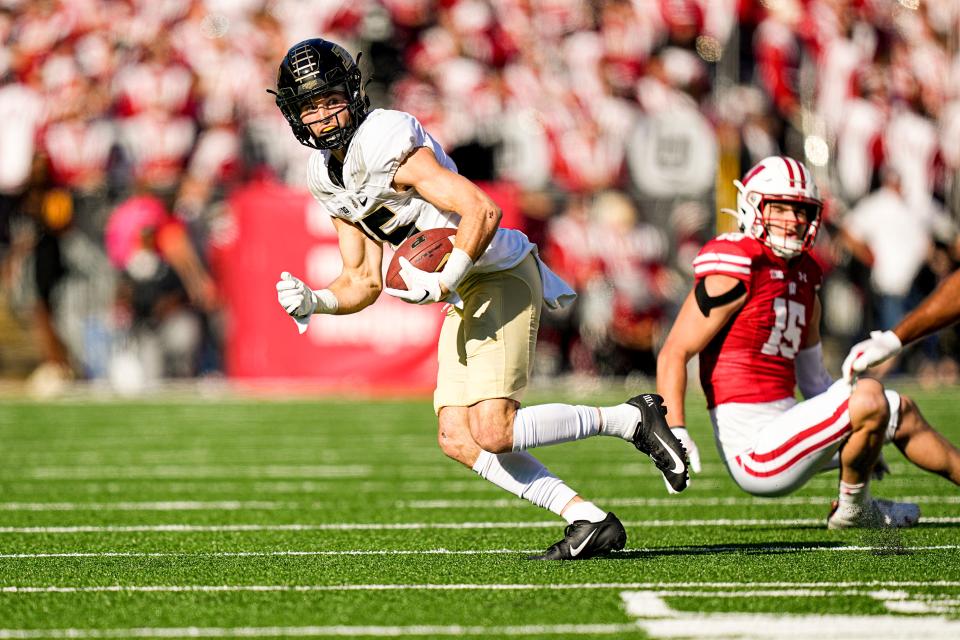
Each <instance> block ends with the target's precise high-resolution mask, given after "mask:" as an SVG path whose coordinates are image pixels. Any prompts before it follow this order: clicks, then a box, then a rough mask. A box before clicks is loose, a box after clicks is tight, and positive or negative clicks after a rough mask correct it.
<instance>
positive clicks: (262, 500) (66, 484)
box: [0, 389, 960, 640]
mask: <svg viewBox="0 0 960 640" xmlns="http://www.w3.org/2000/svg"><path fill="white" fill-rule="evenodd" d="M914 397H916V398H917V400H918V402H919V403H920V406H921V408H922V409H923V411H924V413H925V414H926V415H927V417H928V418H929V419H930V420H931V422H933V423H934V424H935V425H936V426H938V427H939V428H941V429H942V430H943V431H944V432H945V433H947V434H948V436H949V437H951V439H952V440H953V441H955V442H960V424H958V420H957V418H958V416H960V407H958V406H957V402H958V400H957V399H958V398H960V390H957V389H950V390H946V391H942V392H939V393H929V392H927V393H915V394H914ZM545 399H551V400H555V399H558V398H539V399H538V400H545ZM612 399H613V397H608V398H606V399H605V400H607V401H610V400H612ZM578 400H579V401H585V402H590V400H591V399H589V398H579V399H578ZM594 400H597V399H594ZM597 401H600V400H597ZM689 405H690V406H689V414H690V416H691V418H690V427H691V432H692V433H693V435H694V436H695V437H696V438H697V441H698V443H699V445H700V449H701V453H702V456H703V459H704V470H703V473H702V474H700V475H699V476H696V477H695V478H694V483H693V485H692V487H691V488H690V489H689V490H688V491H686V492H685V493H684V494H683V495H682V496H668V495H667V493H666V491H665V489H664V486H663V483H662V481H661V479H660V477H659V475H658V474H657V473H656V470H655V469H654V467H653V466H652V464H651V463H650V462H649V461H648V460H647V459H646V458H643V457H641V456H640V455H639V454H637V453H636V452H635V451H634V450H633V448H632V447H630V446H629V445H628V444H626V443H624V442H621V441H615V440H613V439H609V438H594V439H592V440H590V441H586V442H579V443H571V444H566V445H560V446H557V447H553V448H548V449H542V450H539V451H538V453H537V455H538V457H540V458H541V459H542V460H544V462H546V463H547V465H548V467H550V469H551V470H553V471H554V472H555V473H557V474H558V475H560V476H561V477H563V478H564V479H565V480H567V482H568V483H569V484H570V485H571V486H573V487H574V488H575V489H578V490H579V491H581V492H582V493H583V494H584V495H585V496H587V497H589V498H592V499H593V500H594V501H595V502H597V503H598V504H599V505H600V506H601V507H605V508H607V509H610V510H613V511H614V512H615V513H616V514H617V515H618V516H620V518H621V519H622V520H623V521H624V523H625V524H626V525H627V530H628V533H629V536H630V538H629V540H628V542H627V549H626V550H625V551H624V552H622V553H620V554H617V555H616V556H614V557H611V558H607V559H598V560H591V561H587V562H578V563H543V562H531V561H528V560H526V559H525V556H526V555H527V554H528V553H530V552H532V551H541V550H542V549H544V548H546V547H547V546H549V545H550V544H551V543H553V542H555V541H556V540H557V539H559V537H560V535H561V533H562V529H563V526H562V525H563V523H562V522H561V521H559V520H558V519H557V518H555V517H554V516H552V514H549V513H547V512H544V511H541V510H538V509H536V508H534V507H532V506H530V505H529V504H527V503H526V502H523V501H520V500H519V499H516V498H513V497H512V496H510V495H507V494H504V493H502V492H500V491H499V490H498V489H496V488H495V487H493V486H492V485H489V484H488V483H486V482H484V481H483V480H481V479H479V478H477V477H476V476H475V475H474V474H473V473H472V472H471V471H469V470H467V469H465V468H462V467H460V466H458V465H457V464H455V463H453V462H451V461H449V460H447V459H446V458H445V457H444V456H443V455H442V454H441V452H440V450H439V449H438V448H437V446H436V440H435V424H434V418H433V414H432V411H431V408H430V403H429V401H425V400H419V401H416V402H396V401H394V402H376V401H360V400H353V401H345V400H344V401H324V402H305V401H303V400H289V401H283V402H279V401H273V402H266V401H254V400H245V401H233V400H218V401H208V400H200V399H196V398H195V399H192V400H186V401H184V400H179V399H178V400H174V399H170V400H168V401H167V400H165V401H163V402H159V401H158V402H153V403H77V402H63V403H52V404H36V403H26V402H25V403H19V402H15V401H10V400H6V401H4V402H3V403H2V405H0V639H2V638H43V637H60V638H64V637H70V638H101V637H109V638H114V637H150V638H155V637H278V636H287V637H298V636H317V637H324V636H344V637H371V636H390V637H398V636H416V637H443V636H449V635H457V634H470V635H476V636H483V637H485V638H494V637H510V636H524V637H553V638H556V637H576V638H584V637H588V638H589V637H606V638H610V637H618V638H619V637H656V638H682V637H725V638H726V637H748V638H785V637H796V638H799V637H803V638H808V637H816V638H819V639H822V638H832V637H837V638H844V639H849V638H860V637H863V638H867V637H869V638H882V637H904V638H924V640H929V639H931V638H960V615H958V614H960V535H958V532H960V529H958V526H960V491H958V490H957V488H956V487H954V486H953V485H952V484H949V483H948V482H947V481H945V480H943V479H940V478H936V477H933V476H930V475H927V474H925V473H923V472H921V471H919V470H916V469H914V468H912V467H910V466H909V465H908V464H907V463H906V462H905V461H904V460H903V458H902V457H901V456H900V454H899V453H898V452H897V451H896V450H893V449H888V450H887V453H886V455H887V458H888V460H889V461H890V463H891V466H892V468H893V476H892V477H888V478H887V479H885V480H884V481H883V482H880V483H875V484H874V487H873V493H874V494H875V495H879V496H883V497H890V498H907V497H912V498H911V499H915V500H917V501H919V502H920V503H921V507H922V509H923V515H924V519H923V520H922V521H921V524H920V526H918V527H917V528H916V529H913V530H909V531H903V532H897V533H863V532H850V531H845V532H830V531H827V530H826V529H825V527H824V520H825V517H826V514H827V510H828V506H829V501H830V499H831V498H832V497H833V495H834V485H835V482H836V477H835V475H834V474H833V473H830V474H825V475H823V476H820V477H818V478H816V479H814V481H813V482H812V483H811V485H810V486H808V487H807V488H805V489H804V490H803V491H801V492H799V493H797V494H794V495H792V496H790V497H788V498H783V499H779V500H755V499H752V498H750V497H749V496H747V495H745V494H743V493H741V492H739V490H737V489H736V488H735V487H734V486H733V484H732V483H731V482H730V481H729V480H728V478H727V476H726V472H725V470H724V469H723V466H722V464H721V462H720V460H719V459H718V457H717V454H716V452H715V450H714V448H713V441H712V435H710V433H709V429H708V426H707V425H708V423H707V421H706V414H705V412H704V410H703V408H702V401H701V400H697V399H694V400H692V401H691V402H690V403H689Z"/></svg>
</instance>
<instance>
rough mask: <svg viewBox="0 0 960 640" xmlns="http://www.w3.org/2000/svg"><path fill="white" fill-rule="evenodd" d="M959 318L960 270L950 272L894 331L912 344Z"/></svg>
mask: <svg viewBox="0 0 960 640" xmlns="http://www.w3.org/2000/svg"><path fill="white" fill-rule="evenodd" d="M957 320H960V271H955V272H954V273H952V274H950V276H949V277H948V278H947V279H946V280H944V281H943V282H942V283H941V284H940V286H939V287H937V289H936V291H934V292H933V293H931V294H930V295H929V296H927V298H926V299H925V300H924V301H923V302H921V303H920V306H918V307H917V308H916V309H914V310H913V311H911V312H910V313H908V314H907V315H906V317H905V318H904V319H903V320H901V321H900V324H898V325H897V327H896V328H895V329H894V330H893V332H894V333H895V334H897V337H898V338H899V339H900V342H901V343H902V344H910V343H911V342H913V341H914V340H918V339H920V338H922V337H924V336H927V335H930V334H931V333H933V332H935V331H939V330H940V329H942V328H944V327H946V326H947V325H950V324H953V323H954V322H956V321H957Z"/></svg>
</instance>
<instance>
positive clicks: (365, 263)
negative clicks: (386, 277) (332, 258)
mask: <svg viewBox="0 0 960 640" xmlns="http://www.w3.org/2000/svg"><path fill="white" fill-rule="evenodd" d="M332 220H333V226H334V228H335V229H336V230H337V240H338V242H339V245H340V257H341V259H342V260H343V270H342V271H341V272H340V275H339V276H337V278H336V279H335V280H334V281H333V282H331V283H330V284H329V286H328V287H327V288H328V289H329V290H330V291H331V292H332V293H333V295H335V296H336V297H337V311H336V313H337V314H341V315H342V314H347V313H356V312H357V311H360V310H361V309H365V308H366V307H369V306H370V305H371V304H373V303H374V302H376V301H377V298H378V297H379V296H380V291H382V290H383V274H382V273H381V268H382V261H383V245H382V244H381V243H380V242H378V241H376V240H373V239H371V238H370V237H369V236H367V234H365V233H364V232H363V231H361V230H360V228H359V227H357V226H356V225H354V224H352V223H350V222H347V221H346V220H341V219H340V218H332Z"/></svg>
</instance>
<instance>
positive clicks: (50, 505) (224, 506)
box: [0, 500, 320, 511]
mask: <svg viewBox="0 0 960 640" xmlns="http://www.w3.org/2000/svg"><path fill="white" fill-rule="evenodd" d="M318 504H320V503H309V502H289V501H288V502H280V501H277V500H212V501H206V502H204V501H199V500H165V501H159V502H150V501H144V502H0V511H204V510H210V511H241V510H249V511H269V510H274V509H304V508H316V507H317V505H318Z"/></svg>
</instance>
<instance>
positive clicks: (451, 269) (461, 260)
mask: <svg viewBox="0 0 960 640" xmlns="http://www.w3.org/2000/svg"><path fill="white" fill-rule="evenodd" d="M472 268H473V260H472V259H471V258H470V254H468V253H467V252H466V251H464V250H463V249H457V248H456V247H454V249H453V251H451V252H450V257H449V258H448V259H447V264H446V265H444V267H443V271H441V272H440V282H441V283H443V286H445V287H446V288H447V290H448V291H453V290H454V289H456V288H457V285H459V284H460V283H461V282H462V281H463V279H464V278H465V277H466V276H467V273H469V271H470V269H472Z"/></svg>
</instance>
